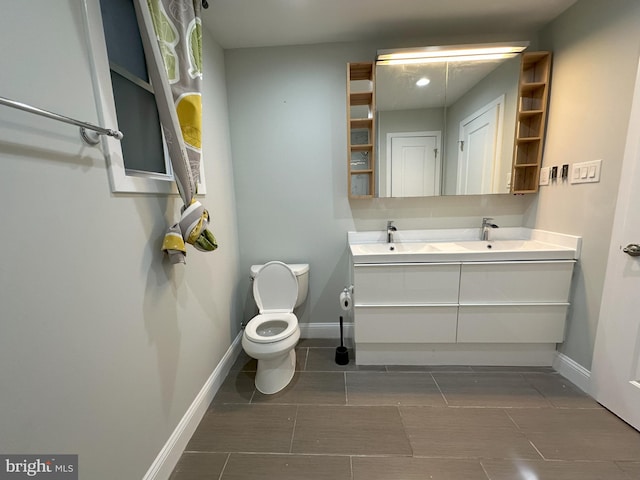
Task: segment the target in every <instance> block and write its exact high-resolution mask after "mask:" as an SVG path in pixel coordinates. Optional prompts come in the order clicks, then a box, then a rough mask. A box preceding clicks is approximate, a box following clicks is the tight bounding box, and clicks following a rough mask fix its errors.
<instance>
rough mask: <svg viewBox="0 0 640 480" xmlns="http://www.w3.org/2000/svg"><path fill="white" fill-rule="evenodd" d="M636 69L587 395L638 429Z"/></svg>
mask: <svg viewBox="0 0 640 480" xmlns="http://www.w3.org/2000/svg"><path fill="white" fill-rule="evenodd" d="M638 205H640V69H639V71H638V77H637V78H636V88H635V95H634V100H633V106H632V110H631V120H630V122H629V130H628V138H627V144H626V148H625V156H624V160H623V164H622V177H621V180H620V187H619V190H618V203H617V205H616V213H615V217H614V224H613V234H612V236H611V247H610V248H609V258H608V263H607V273H606V276H605V285H604V291H603V297H602V305H601V308H600V319H599V321H598V332H597V335H596V344H595V349H594V352H593V365H592V368H591V394H592V395H593V396H594V398H595V399H596V400H597V401H598V402H600V403H601V404H602V405H604V406H605V407H607V408H608V409H609V410H611V411H612V412H613V413H615V414H616V415H618V416H619V417H620V418H622V419H623V420H625V421H626V422H627V423H629V424H630V425H632V426H633V427H635V428H636V429H638V430H640V315H639V314H638V312H640V295H639V294H638V293H639V292H640V256H631V255H629V254H628V253H625V252H624V249H625V247H627V245H629V244H639V245H640V210H639V209H638Z"/></svg>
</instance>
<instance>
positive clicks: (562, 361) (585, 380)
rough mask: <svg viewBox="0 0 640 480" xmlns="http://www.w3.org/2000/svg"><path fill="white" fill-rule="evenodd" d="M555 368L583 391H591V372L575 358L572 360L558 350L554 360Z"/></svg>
mask: <svg viewBox="0 0 640 480" xmlns="http://www.w3.org/2000/svg"><path fill="white" fill-rule="evenodd" d="M553 368H554V370H556V371H557V372H558V373H559V374H560V375H562V376H563V377H564V378H566V379H567V380H569V381H570V382H571V383H573V384H575V385H576V386H577V387H579V388H580V389H581V390H582V391H584V392H586V393H589V390H590V388H589V384H590V380H591V372H590V371H589V370H587V369H586V368H584V367H583V366H582V365H580V364H579V363H577V362H576V361H575V360H572V359H571V358H569V357H567V356H566V355H565V354H563V353H560V352H557V353H556V357H555V359H554V360H553Z"/></svg>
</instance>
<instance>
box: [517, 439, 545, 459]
mask: <svg viewBox="0 0 640 480" xmlns="http://www.w3.org/2000/svg"><path fill="white" fill-rule="evenodd" d="M523 435H524V434H523ZM525 438H526V435H525ZM527 440H528V441H529V444H530V445H531V446H532V447H533V448H534V449H535V451H536V452H538V455H540V458H541V459H542V460H547V459H546V458H544V455H542V452H541V451H540V450H538V447H536V446H535V444H534V443H533V442H532V441H531V440H529V439H528V438H527Z"/></svg>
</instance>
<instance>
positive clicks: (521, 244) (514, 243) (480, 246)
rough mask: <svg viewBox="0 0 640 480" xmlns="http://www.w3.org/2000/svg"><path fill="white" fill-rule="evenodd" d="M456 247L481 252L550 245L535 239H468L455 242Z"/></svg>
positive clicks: (517, 249)
mask: <svg viewBox="0 0 640 480" xmlns="http://www.w3.org/2000/svg"><path fill="white" fill-rule="evenodd" d="M455 245H456V246H457V247H460V248H462V249H463V250H468V251H472V252H482V251H486V250H494V251H495V250H500V251H519V250H548V249H549V247H550V246H551V245H549V244H548V243H542V242H537V241H535V240H496V241H494V242H488V241H482V240H480V241H468V242H456V243H455Z"/></svg>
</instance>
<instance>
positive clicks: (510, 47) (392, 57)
mask: <svg viewBox="0 0 640 480" xmlns="http://www.w3.org/2000/svg"><path fill="white" fill-rule="evenodd" d="M528 46H529V42H515V43H488V44H481V45H450V46H442V47H425V48H407V49H402V50H397V49H394V50H378V57H377V59H376V60H377V61H376V63H377V64H378V65H394V64H396V65H397V64H409V63H430V62H452V61H466V60H492V59H500V58H510V57H513V56H515V55H516V54H518V53H520V52H522V51H523V50H524V49H526V48H527V47H528Z"/></svg>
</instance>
